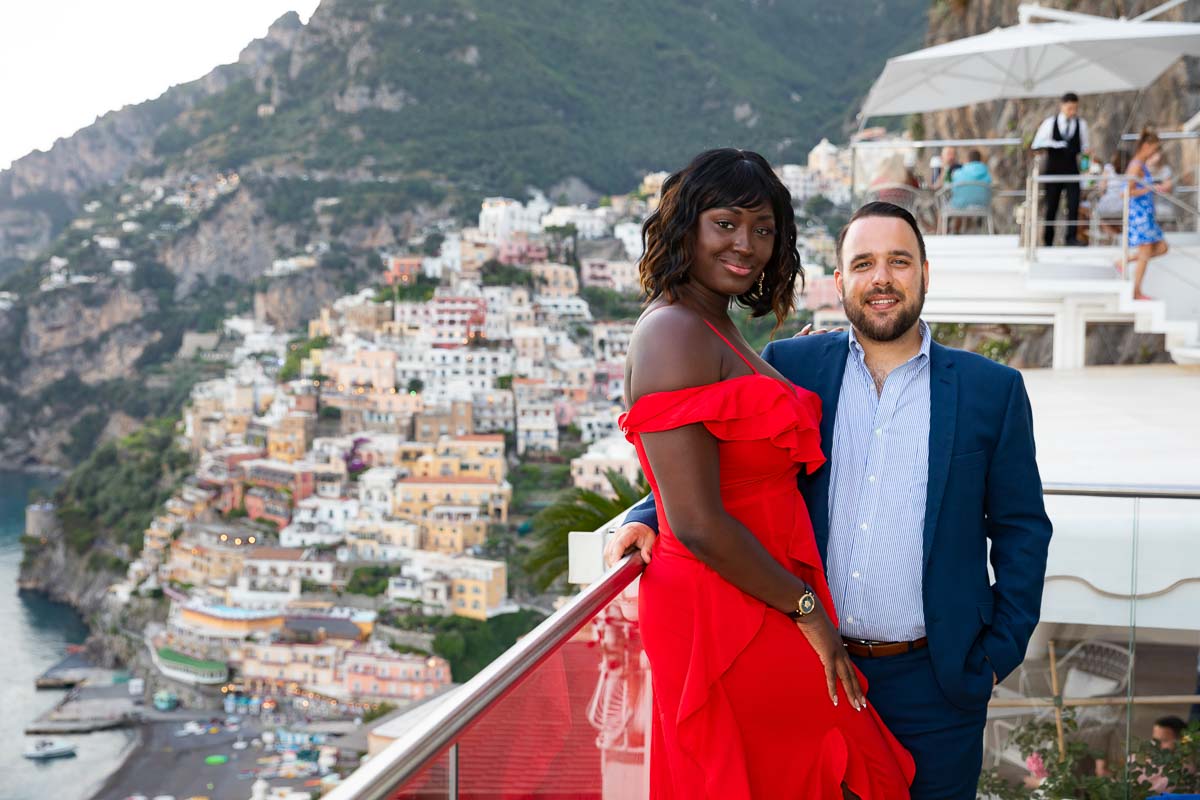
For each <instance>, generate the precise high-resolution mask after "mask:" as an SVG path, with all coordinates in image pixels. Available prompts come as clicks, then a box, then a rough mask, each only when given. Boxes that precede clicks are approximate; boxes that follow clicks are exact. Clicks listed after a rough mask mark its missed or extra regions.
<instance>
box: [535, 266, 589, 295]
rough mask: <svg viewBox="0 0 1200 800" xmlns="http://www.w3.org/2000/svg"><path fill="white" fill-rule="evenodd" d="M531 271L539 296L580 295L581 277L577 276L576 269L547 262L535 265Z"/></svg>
mask: <svg viewBox="0 0 1200 800" xmlns="http://www.w3.org/2000/svg"><path fill="white" fill-rule="evenodd" d="M529 269H530V272H532V273H533V281H534V286H535V287H536V289H535V291H536V292H537V294H540V295H545V296H547V297H573V296H574V295H577V294H579V276H578V275H576V274H575V268H574V267H570V266H567V265H566V264H554V263H551V262H549V261H546V262H543V263H541V264H534V265H533V266H532V267H530V268H529Z"/></svg>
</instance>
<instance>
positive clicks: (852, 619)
mask: <svg viewBox="0 0 1200 800" xmlns="http://www.w3.org/2000/svg"><path fill="white" fill-rule="evenodd" d="M846 622H854V617H846Z"/></svg>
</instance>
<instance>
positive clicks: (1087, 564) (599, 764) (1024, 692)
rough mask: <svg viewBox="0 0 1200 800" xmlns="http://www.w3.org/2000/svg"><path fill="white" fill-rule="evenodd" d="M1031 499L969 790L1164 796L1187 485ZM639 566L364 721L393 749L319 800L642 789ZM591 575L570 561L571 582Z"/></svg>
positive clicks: (1195, 512) (1183, 643)
mask: <svg viewBox="0 0 1200 800" xmlns="http://www.w3.org/2000/svg"><path fill="white" fill-rule="evenodd" d="M1046 495H1047V498H1046V503H1047V510H1048V511H1049V513H1050V516H1051V518H1052V520H1053V522H1054V527H1055V534H1054V538H1053V540H1052V542H1051V547H1050V557H1049V568H1048V570H1047V576H1046V584H1045V596H1044V599H1043V607H1042V622H1041V624H1040V625H1039V626H1038V629H1037V630H1036V632H1035V633H1034V636H1033V640H1032V642H1031V644H1030V646H1029V649H1028V652H1027V657H1026V660H1025V663H1024V664H1023V665H1022V666H1021V667H1020V668H1019V669H1018V670H1017V671H1016V672H1014V673H1013V674H1012V675H1010V676H1008V677H1007V678H1006V679H1005V681H1004V682H1003V683H1002V684H1001V685H1000V686H998V687H997V688H996V690H995V692H994V694H993V698H992V701H991V704H990V707H989V713H988V722H987V726H986V728H985V731H984V744H985V755H984V769H985V772H987V773H988V777H986V778H985V781H988V780H990V781H1003V782H1006V783H1008V784H1010V785H1014V786H1016V785H1020V784H1023V783H1027V782H1029V783H1036V782H1037V781H1038V780H1039V779H1040V778H1041V775H1040V772H1042V771H1050V772H1054V771H1055V770H1056V769H1057V770H1058V772H1059V773H1062V772H1063V770H1068V771H1071V772H1073V773H1075V774H1079V775H1086V776H1088V777H1095V778H1098V779H1102V780H1105V781H1108V782H1110V783H1112V784H1113V787H1112V788H1111V789H1110V790H1109V793H1108V794H1104V795H1103V796H1104V797H1141V796H1144V795H1142V794H1138V791H1139V790H1137V789H1134V788H1132V787H1130V788H1125V787H1126V786H1127V785H1128V784H1129V781H1131V780H1145V781H1149V782H1151V783H1152V784H1154V785H1155V786H1156V789H1157V791H1160V792H1161V791H1165V790H1167V789H1177V788H1180V787H1179V786H1172V785H1171V784H1170V780H1172V779H1174V780H1177V781H1178V780H1187V779H1188V778H1187V775H1188V774H1189V773H1188V769H1180V770H1176V771H1172V770H1173V769H1174V767H1172V766H1170V763H1169V759H1168V760H1167V761H1163V759H1161V758H1159V757H1158V756H1154V755H1147V752H1149V751H1147V750H1146V747H1147V745H1145V744H1144V743H1145V742H1147V741H1148V740H1149V739H1150V737H1151V735H1152V733H1156V732H1157V731H1156V729H1155V727H1154V726H1155V723H1156V721H1159V720H1162V719H1163V718H1164V717H1172V716H1174V717H1178V718H1180V719H1182V720H1187V719H1188V717H1189V715H1191V716H1200V694H1197V691H1198V688H1197V680H1198V656H1200V487H1141V486H1077V485H1047V486H1046ZM607 530H611V526H606V528H605V529H603V530H601V531H597V532H596V533H595V534H593V536H595V537H597V539H598V540H602V538H603V536H604V534H605V532H606V531H607ZM585 550H586V551H587V552H588V553H589V554H590V555H591V556H592V557H594V558H598V557H599V556H598V554H599V548H597V547H590V546H589V547H586V548H581V549H580V552H582V551H585ZM641 568H642V565H641V561H640V559H637V558H636V557H628V558H626V559H624V560H623V561H622V562H621V563H620V564H619V565H617V566H616V567H614V568H613V569H611V570H608V571H607V572H604V573H603V575H602V577H600V578H599V580H596V581H595V582H593V583H592V584H591V585H590V586H588V587H587V588H585V589H584V590H583V591H582V592H581V593H580V594H578V595H576V596H575V597H573V598H572V599H571V601H570V602H569V603H568V604H567V605H566V606H565V607H563V608H562V609H561V610H559V611H558V612H557V613H555V614H554V615H553V616H551V617H550V618H548V619H547V620H545V621H544V622H543V623H542V624H541V625H540V626H538V627H537V628H536V629H535V630H533V631H532V632H530V633H529V634H528V635H527V636H525V637H524V638H523V639H521V640H520V641H519V642H517V644H516V645H514V646H513V647H512V648H511V649H510V650H509V651H508V652H506V653H505V654H504V655H502V656H501V657H500V658H499V659H497V660H496V661H495V662H493V663H492V664H491V665H489V666H488V667H487V668H486V669H484V670H483V671H482V672H481V673H479V674H478V675H477V676H476V677H475V678H473V679H472V680H470V681H469V682H467V683H466V684H464V685H463V686H461V687H458V688H457V689H455V690H453V691H451V692H449V693H447V694H445V695H443V696H442V697H440V698H437V699H435V700H433V701H430V702H428V703H426V704H425V705H423V706H418V707H417V708H415V709H413V710H412V711H410V712H409V713H408V714H407V715H405V716H402V717H399V718H396V719H393V720H392V721H390V722H388V723H386V724H385V726H384V727H383V728H380V729H377V730H376V731H375V732H374V734H378V736H382V737H384V738H391V739H394V741H392V742H391V744H390V745H387V746H386V747H383V748H382V749H380V750H379V751H378V752H377V753H376V754H375V755H374V756H373V757H372V758H371V759H370V760H369V761H367V762H366V763H365V764H364V765H363V766H362V767H361V768H360V769H359V770H358V771H356V772H355V773H353V774H352V775H350V776H349V777H348V778H346V780H345V781H343V782H342V784H341V785H340V786H338V787H337V788H335V789H334V790H333V791H332V792H330V793H329V794H328V795H326V796H327V797H329V798H331V800H349V799H350V798H356V800H357V799H365V800H375V799H376V798H379V799H382V798H430V799H432V798H528V797H538V798H573V799H578V798H597V799H598V800H608V799H609V798H612V799H613V800H616V798H620V799H621V800H629V799H634V800H636V798H644V797H647V796H648V780H649V772H648V765H649V757H650V749H649V740H650V718H651V717H650V713H651V712H650V709H651V688H650V672H649V664H648V663H647V661H646V657H645V655H644V653H643V651H642V647H641V640H640V636H639V631H638V624H637V602H636V585H634V581H635V579H636V578H637V576H638V575H639V574H640V572H641ZM596 569H597V565H595V564H592V565H577V564H575V563H573V564H572V571H573V572H574V573H576V574H577V575H587V574H589V573H592V574H595V571H596ZM378 736H374V735H373V737H372V738H378ZM1031 753H1037V756H1036V758H1034V759H1030V758H1029V756H1030V754H1031ZM1060 754H1061V757H1062V759H1063V762H1064V763H1066V764H1067V766H1066V767H1061V766H1056V765H1059V763H1060V762H1059V758H1060ZM1039 760H1040V761H1039ZM1039 763H1040V764H1041V765H1042V767H1044V766H1046V765H1049V767H1050V769H1049V770H1043V769H1042V767H1039ZM1163 764H1166V766H1163ZM1191 775H1192V777H1193V778H1194V777H1196V775H1195V771H1194V770H1193V771H1192V772H1191ZM1172 776H1174V777H1172ZM1179 776H1183V777H1182V778H1180V777H1179ZM1051 780H1053V776H1051ZM1047 785H1048V786H1049V785H1051V784H1047ZM1183 788H1189V787H1186V786H1185V787H1183ZM981 796H984V797H986V796H988V795H987V794H982V795H981ZM1097 796H1101V795H1097Z"/></svg>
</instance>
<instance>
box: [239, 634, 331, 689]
mask: <svg viewBox="0 0 1200 800" xmlns="http://www.w3.org/2000/svg"><path fill="white" fill-rule="evenodd" d="M243 653H244V655H243V659H242V669H241V674H242V678H243V679H244V680H247V681H255V680H259V681H266V682H270V683H298V684H300V685H301V686H305V687H308V688H315V689H321V688H326V689H327V688H329V687H332V686H333V685H334V683H335V681H336V673H337V665H338V662H339V660H340V659H341V652H340V648H339V647H338V646H337V645H336V644H331V643H321V644H308V643H300V642H268V643H258V642H251V643H248V644H247V645H246V647H245V649H244V650H243Z"/></svg>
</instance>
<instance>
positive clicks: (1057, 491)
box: [1042, 482, 1200, 500]
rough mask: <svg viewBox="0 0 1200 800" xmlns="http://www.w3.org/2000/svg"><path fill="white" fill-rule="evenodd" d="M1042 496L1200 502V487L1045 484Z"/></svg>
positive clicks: (1126, 484)
mask: <svg viewBox="0 0 1200 800" xmlns="http://www.w3.org/2000/svg"><path fill="white" fill-rule="evenodd" d="M1042 494H1049V495H1073V496H1077V497H1126V498H1130V499H1133V498H1137V499H1140V500H1200V486H1173V485H1169V484H1129V483H1122V484H1116V483H1057V482H1056V483H1045V484H1042Z"/></svg>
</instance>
